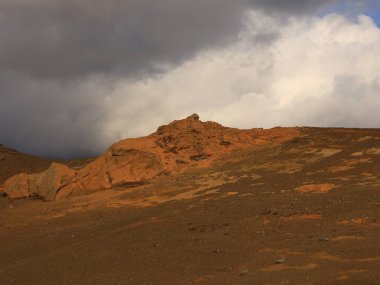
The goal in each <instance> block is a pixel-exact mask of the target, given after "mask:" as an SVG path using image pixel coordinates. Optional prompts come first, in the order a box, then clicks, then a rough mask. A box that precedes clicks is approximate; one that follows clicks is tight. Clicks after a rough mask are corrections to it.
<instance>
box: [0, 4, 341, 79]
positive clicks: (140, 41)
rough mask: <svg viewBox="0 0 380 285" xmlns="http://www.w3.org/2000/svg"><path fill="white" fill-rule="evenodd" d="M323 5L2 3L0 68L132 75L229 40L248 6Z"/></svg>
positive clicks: (299, 8) (45, 74) (294, 9)
mask: <svg viewBox="0 0 380 285" xmlns="http://www.w3.org/2000/svg"><path fill="white" fill-rule="evenodd" d="M330 2H334V1H331V0H330V1H307V0H306V1H305V0H304V1H301V0H288V1H282V0H281V1H278V0H277V1H276V0H261V1H259V0H234V1H231V0H181V1H179V0H160V1H155V0H127V1H122V0H107V1H100V0H82V1H77V0H65V1H61V0H33V1H27V0H11V1H10V0H3V1H1V2H0V66H1V69H2V70H7V71H13V72H14V71H17V72H23V73H26V74H28V75H30V76H34V77H39V78H67V77H78V76H81V75H86V74H89V73H96V72H104V73H109V72H114V73H119V74H120V73H122V74H124V75H125V74H126V75H136V74H137V75H139V74H141V73H143V72H154V71H157V69H160V67H161V66H162V65H168V64H176V63H178V62H181V61H183V60H185V59H188V58H189V57H191V56H193V55H194V54H195V53H196V52H197V51H199V50H201V49H204V48H208V47H213V46H218V45H221V44H223V43H226V42H230V41H231V40H233V39H235V38H236V36H237V34H238V32H239V30H240V29H241V27H242V26H241V25H242V17H243V14H244V12H245V11H246V10H247V9H248V8H249V7H253V8H258V9H264V10H265V11H267V12H277V13H300V12H303V11H307V10H310V9H315V8H318V7H321V6H322V5H324V4H326V3H330ZM249 4H250V5H249Z"/></svg>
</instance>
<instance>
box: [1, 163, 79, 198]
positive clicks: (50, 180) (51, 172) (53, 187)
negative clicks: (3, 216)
mask: <svg viewBox="0 0 380 285" xmlns="http://www.w3.org/2000/svg"><path fill="white" fill-rule="evenodd" d="M74 178H75V171H74V170H72V169H70V168H69V167H67V166H65V165H63V164H59V163H52V164H51V166H50V167H49V169H47V170H46V171H44V172H41V173H39V174H25V173H20V174H18V175H15V176H13V177H11V178H10V179H8V180H7V181H6V182H5V184H4V189H5V192H6V193H7V195H8V196H9V197H10V198H23V197H33V196H36V197H39V198H41V199H43V200H46V201H52V200H54V199H55V197H56V194H57V193H58V192H59V190H60V189H61V188H63V187H65V186H66V185H68V184H71V183H72V181H73V180H74Z"/></svg>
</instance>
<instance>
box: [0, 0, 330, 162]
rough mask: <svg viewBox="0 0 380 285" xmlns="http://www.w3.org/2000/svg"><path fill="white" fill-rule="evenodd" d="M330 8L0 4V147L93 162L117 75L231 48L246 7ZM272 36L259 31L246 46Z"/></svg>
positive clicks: (143, 1) (132, 76) (174, 1)
mask: <svg viewBox="0 0 380 285" xmlns="http://www.w3.org/2000/svg"><path fill="white" fill-rule="evenodd" d="M331 2H334V1H295V0H289V1H283V0H278V1H274V0H269V1H268V0H262V1H258V0H233V1H231V0H159V1H157V0H107V1H105V0H81V1H79V0H1V1H0V143H4V144H8V145H10V146H12V147H15V148H18V149H21V150H23V151H27V152H33V153H35V154H39V155H44V156H61V157H69V156H75V155H79V154H80V155H92V154H93V153H94V152H96V151H99V150H100V149H102V148H104V147H106V146H107V145H108V144H109V143H110V142H112V141H109V140H106V139H104V138H103V137H102V133H101V132H100V131H99V130H100V129H101V128H104V126H102V123H103V120H104V118H105V117H107V116H108V114H109V113H110V112H112V106H111V107H110V106H107V104H106V96H107V95H108V94H109V92H110V90H111V89H112V85H113V83H114V82H119V79H120V78H123V79H124V80H140V79H141V78H143V77H147V76H151V75H154V74H156V73H157V72H162V71H163V70H165V68H169V67H175V66H177V65H178V64H180V63H182V62H184V61H185V60H188V59H190V58H192V57H193V56H194V55H196V54H197V53H199V52H200V51H203V50H207V49H211V48H215V47H222V46H224V45H227V44H229V43H232V42H234V41H235V40H236V39H237V37H238V35H239V31H241V30H242V28H243V23H244V21H243V19H244V15H245V14H246V12H247V11H248V10H249V9H260V10H262V11H265V12H267V13H269V14H273V13H274V14H276V15H282V14H284V15H289V14H302V13H303V12H308V11H311V10H313V9H318V8H321V7H322V6H323V5H325V4H329V3H331ZM274 37H275V35H273V32H270V33H268V34H266V33H265V31H264V33H263V34H258V35H257V38H256V39H255V40H256V41H257V42H260V43H261V44H268V43H270V42H271V39H273V38H274ZM94 76H100V77H102V78H104V80H105V82H103V83H99V82H95V83H94V82H93V78H94ZM95 81H96V80H95ZM107 84H109V85H110V86H111V87H110V88H108V87H107V86H106V85H107ZM104 86H106V87H104ZM136 96H139V94H126V102H128V101H133V100H135V99H136V98H137V97H136ZM163 116H164V114H163ZM141 119H143V118H141ZM101 126H102V127H101ZM125 128H128V125H126V126H125ZM112 139H115V138H114V137H113V138H112Z"/></svg>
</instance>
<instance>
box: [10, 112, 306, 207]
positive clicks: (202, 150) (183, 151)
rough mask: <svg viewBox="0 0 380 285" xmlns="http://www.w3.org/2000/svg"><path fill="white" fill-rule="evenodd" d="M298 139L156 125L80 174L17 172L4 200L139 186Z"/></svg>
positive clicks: (206, 125) (208, 126)
mask: <svg viewBox="0 0 380 285" xmlns="http://www.w3.org/2000/svg"><path fill="white" fill-rule="evenodd" d="M298 135H299V130H298V129H295V128H274V129H269V130H264V129H250V130H239V129H235V128H227V127H223V126H222V125H220V124H218V123H215V122H201V121H200V120H199V116H198V115H197V114H193V115H191V116H189V117H187V118H186V119H184V120H178V121H174V122H172V123H170V124H168V125H164V126H161V127H159V128H158V129H157V131H156V132H155V133H153V134H151V135H149V136H146V137H142V138H135V139H126V140H122V141H119V142H117V143H115V144H114V145H112V146H111V147H110V148H109V149H108V150H107V151H106V152H105V153H104V154H103V155H101V156H100V157H98V158H97V159H96V160H94V161H93V162H91V163H89V164H88V165H87V166H85V167H84V168H82V169H80V170H77V171H75V170H73V169H70V168H69V167H67V166H65V165H61V164H57V163H53V164H52V165H51V167H50V168H49V169H48V170H46V171H44V172H42V173H39V174H31V175H30V174H29V175H28V174H23V173H21V174H18V175H16V176H13V177H12V178H10V179H8V180H7V181H6V183H5V185H4V191H5V192H6V193H7V195H8V196H9V197H10V198H20V197H30V196H38V197H40V198H42V199H44V200H54V199H56V198H62V197H66V196H69V195H79V194H82V193H89V192H94V191H98V190H102V189H109V188H112V187H115V186H121V187H125V186H129V185H135V184H141V183H145V182H147V181H149V180H150V179H152V178H154V177H156V176H159V175H161V174H170V175H172V174H176V173H179V172H183V171H184V170H186V169H188V168H190V167H206V166H208V165H210V164H211V163H212V162H214V161H215V160H216V159H218V158H220V157H221V156H222V155H225V154H228V153H230V152H232V151H234V150H238V149H248V148H253V147H257V146H260V145H266V144H275V143H281V142H284V141H287V140H291V139H293V138H294V137H297V136H298Z"/></svg>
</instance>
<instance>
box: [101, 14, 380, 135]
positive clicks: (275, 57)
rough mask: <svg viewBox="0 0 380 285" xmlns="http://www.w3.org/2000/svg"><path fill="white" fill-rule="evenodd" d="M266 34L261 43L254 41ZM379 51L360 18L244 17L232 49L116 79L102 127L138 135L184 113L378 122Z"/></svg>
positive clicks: (273, 121)
mask: <svg viewBox="0 0 380 285" xmlns="http://www.w3.org/2000/svg"><path fill="white" fill-rule="evenodd" d="M260 23H261V25H260ZM262 23H265V25H263V24H262ZM275 33H278V35H277V37H276V40H274V41H273V42H272V43H271V44H268V45H262V44H260V45H258V44H256V42H255V38H257V37H258V36H261V37H262V36H265V35H271V34H275ZM269 38H271V37H269ZM379 50H380V29H379V28H378V27H377V26H376V24H375V23H374V22H373V21H372V19H371V18H369V17H367V16H363V15H361V16H359V17H358V18H357V21H355V22H353V21H350V20H348V19H346V18H344V17H343V16H341V15H338V14H330V15H327V16H325V17H323V18H317V17H316V18H304V19H302V20H300V18H295V19H290V20H289V22H288V23H287V24H286V25H285V26H283V25H282V26H281V25H280V24H279V23H277V22H275V21H274V20H271V18H269V17H265V16H263V15H261V14H258V13H252V14H251V16H250V19H249V21H247V29H246V30H245V32H243V33H242V34H241V36H240V40H239V41H238V42H237V43H235V44H234V45H232V46H229V47H228V48H225V49H222V50H209V51H207V52H204V53H202V54H200V55H198V56H197V57H196V58H195V59H193V60H191V61H188V62H186V63H184V64H183V65H181V66H179V67H177V68H175V69H173V70H170V71H168V72H167V73H166V74H164V75H161V76H159V77H156V78H151V79H146V80H142V81H138V82H130V81H128V82H120V83H119V84H118V87H117V88H116V89H115V91H114V93H113V94H112V95H111V96H110V101H109V104H110V108H111V109H113V112H112V113H110V115H109V116H108V118H107V119H106V120H105V123H104V129H105V130H107V135H108V136H109V138H110V139H111V137H112V138H114V137H118V138H122V137H129V136H139V135H144V134H147V133H149V132H152V131H154V130H155V128H156V127H157V126H158V125H159V124H163V123H166V122H168V121H170V120H173V119H177V118H182V117H185V116H186V115H189V114H190V113H192V112H198V113H199V114H200V115H201V119H203V120H215V121H218V122H221V123H223V124H224V125H228V126H234V127H240V128H250V127H273V126H277V125H281V126H294V125H313V126H345V127H380V117H379V116H378V110H380V93H379V91H380V57H379V56H378V52H379Z"/></svg>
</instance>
